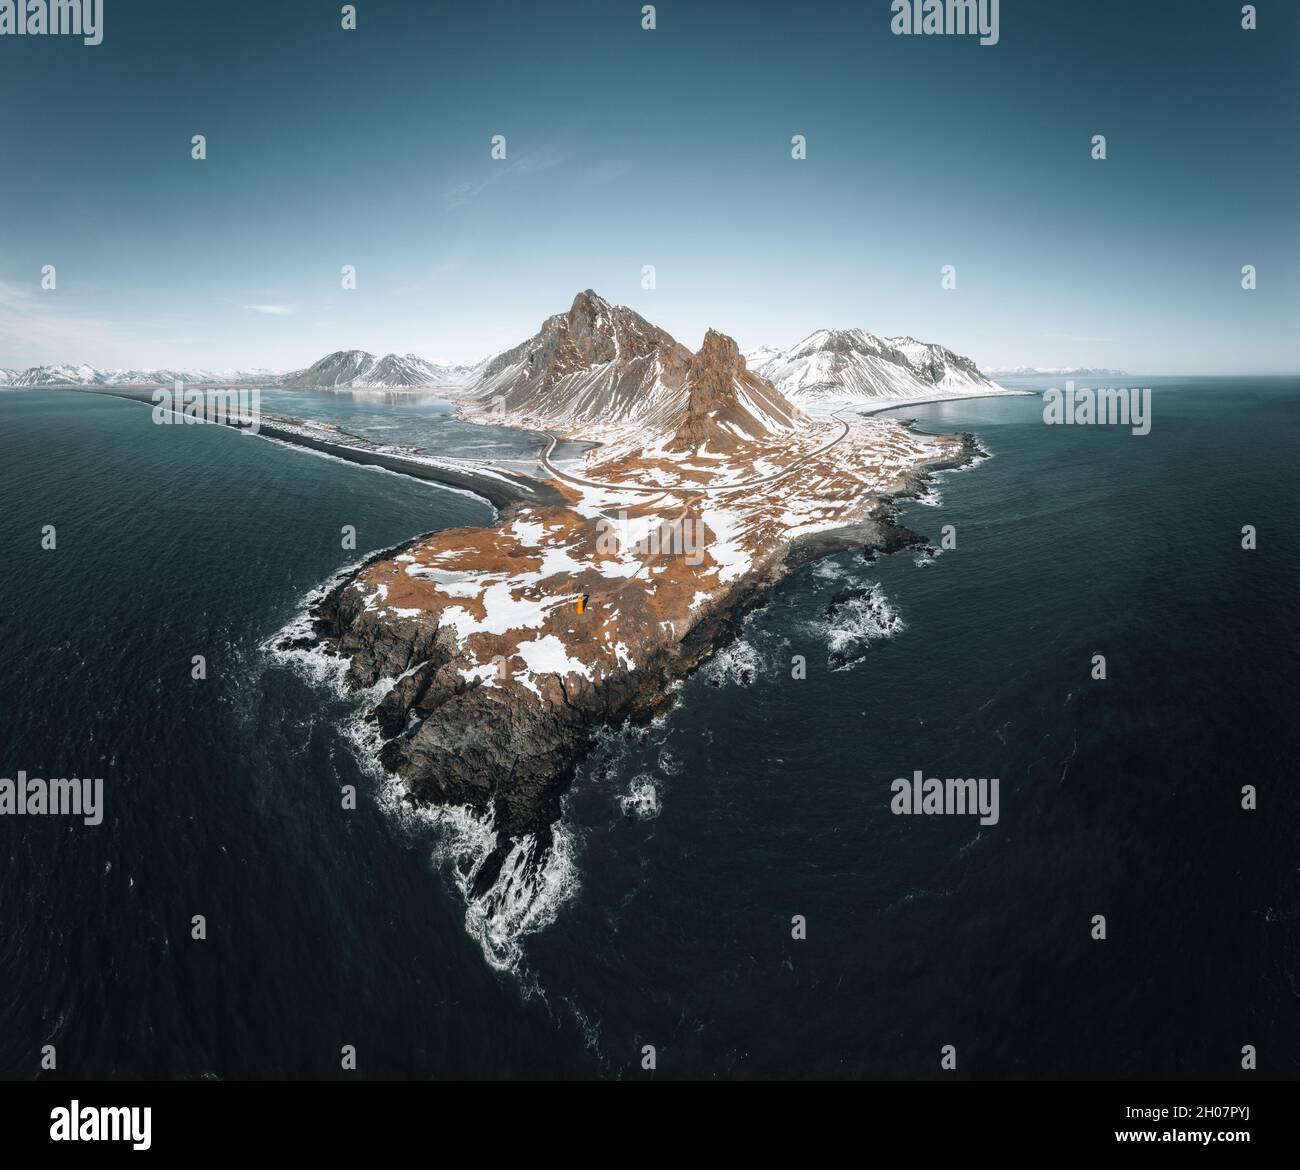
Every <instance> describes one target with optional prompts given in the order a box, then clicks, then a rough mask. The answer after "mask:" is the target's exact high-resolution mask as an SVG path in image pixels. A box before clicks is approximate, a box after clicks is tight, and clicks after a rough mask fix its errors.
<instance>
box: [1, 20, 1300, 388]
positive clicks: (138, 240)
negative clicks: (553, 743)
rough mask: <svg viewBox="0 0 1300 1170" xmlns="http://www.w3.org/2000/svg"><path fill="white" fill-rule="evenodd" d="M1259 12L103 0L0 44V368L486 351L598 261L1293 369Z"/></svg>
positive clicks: (623, 297)
mask: <svg viewBox="0 0 1300 1170" xmlns="http://www.w3.org/2000/svg"><path fill="white" fill-rule="evenodd" d="M1260 19H1261V22H1262V27H1261V28H1260V29H1259V30H1257V31H1243V30H1242V29H1241V27H1240V12H1239V6H1235V5H1228V6H1224V5H1220V4H1215V3H1212V2H1210V0H1194V2H1191V3H1188V4H1185V5H1182V6H1180V7H1179V9H1178V10H1177V11H1176V12H1163V11H1161V12H1150V11H1135V10H1133V9H1132V8H1131V7H1130V6H1128V5H1125V4H1123V3H1120V2H1119V0H1103V2H1100V3H1095V4H1090V5H1088V6H1086V7H1085V6H1076V5H1053V6H1045V5H1033V4H1027V3H1018V2H1016V0H1002V3H1001V6H1000V30H999V37H998V41H997V43H996V44H993V45H980V44H979V43H978V40H977V39H976V38H972V37H963V36H896V35H893V33H891V29H890V24H891V14H890V4H889V3H888V0H880V2H879V3H872V4H869V5H866V6H862V5H851V4H848V3H841V2H823V3H815V2H814V3H810V4H809V5H806V6H803V7H802V8H801V9H800V10H799V11H797V12H795V11H791V10H789V9H788V8H787V7H786V6H783V5H779V4H775V3H749V4H744V5H741V4H738V3H719V4H715V5H709V6H707V7H701V8H699V9H691V10H678V9H676V8H673V7H670V6H667V5H660V6H658V12H657V25H658V27H657V28H655V29H654V30H653V31H647V30H644V29H642V27H641V5H640V4H635V5H630V6H626V7H625V6H610V5H607V4H600V3H598V2H596V0H576V2H575V3H574V4H572V5H569V6H566V8H565V9H563V10H553V9H551V8H549V7H546V6H534V5H523V4H520V5H516V6H512V5H504V6H502V5H497V6H493V7H492V8H491V9H482V10H470V11H460V10H458V11H447V12H441V11H438V10H435V9H432V8H430V7H428V6H425V5H420V4H416V3H399V2H396V0H395V2H393V3H391V4H388V5H385V6H383V7H382V8H381V7H380V6H373V5H361V6H359V15H358V28H357V29H356V30H347V31H345V30H343V29H342V28H341V27H340V20H339V5H337V4H334V3H332V2H330V3H324V2H319V3H318V2H315V0H311V2H307V3H303V4H300V5H295V6H292V9H289V8H288V7H286V8H284V9H280V8H270V9H268V8H264V7H256V6H252V5H242V4H232V3H230V2H228V0H225V2H219V0H196V2H195V3H193V4H190V5H187V6H186V12H185V17H184V19H183V20H182V19H180V18H179V17H178V16H177V15H176V14H175V12H174V11H173V10H172V9H171V8H170V6H168V5H164V4H161V3H155V2H151V0H150V2H145V0H142V2H140V3H137V4H133V5H131V6H125V5H118V4H114V3H109V4H106V5H105V12H104V22H103V23H104V28H103V33H104V39H103V43H102V44H100V45H97V46H86V45H83V44H82V43H81V41H80V40H79V39H77V38H72V37H60V36H47V37H26V38H4V41H5V43H4V44H3V46H0V47H2V49H3V52H4V53H5V54H6V56H5V58H4V60H5V64H6V68H5V70H4V71H3V74H0V94H2V95H4V97H5V98H7V99H8V100H7V106H8V108H11V109H17V108H21V107H22V105H23V103H25V102H28V101H29V100H30V95H31V94H32V93H34V92H39V93H40V94H41V105H40V117H39V118H36V117H31V118H25V119H22V120H14V121H13V123H12V124H11V125H10V126H9V128H8V130H9V134H8V142H7V148H6V160H7V162H8V163H9V166H10V168H11V174H12V175H13V176H15V177H16V179H15V180H11V182H10V183H8V184H7V185H6V194H5V195H3V196H0V207H2V208H3V215H0V366H3V367H7V368H14V369H19V370H22V369H26V368H29V367H31V366H35V365H45V364H54V363H70V364H75V363H83V362H84V363H86V364H89V365H92V366H96V367H101V368H144V367H151V368H165V367H178V366H184V367H198V368H215V369H222V368H226V369H230V368H248V367H265V368H269V369H274V370H280V371H288V370H296V369H302V368H304V367H306V366H308V365H310V364H311V363H312V362H314V361H316V360H318V359H319V358H320V357H322V356H323V355H324V354H326V353H329V352H333V351H336V350H346V349H364V350H367V351H369V352H371V353H375V354H379V355H382V354H385V353H389V352H395V353H399V354H405V353H415V354H418V355H419V356H421V357H424V358H427V359H429V360H434V361H439V362H446V363H457V364H461V363H464V364H467V363H471V362H475V361H478V360H480V359H482V358H483V357H485V356H487V355H489V354H492V353H497V352H500V351H502V350H504V349H507V348H510V347H511V346H514V345H517V344H518V343H519V342H521V341H523V340H524V339H526V338H527V337H529V336H531V335H532V334H533V333H534V332H536V330H537V328H538V326H539V325H540V323H541V322H542V321H543V320H544V319H545V318H546V317H548V316H550V315H552V314H554V313H557V312H562V311H564V310H565V309H567V307H568V305H569V303H570V302H571V300H572V298H573V295H574V293H575V292H577V291H578V290H581V289H584V288H588V287H590V288H594V289H595V290H596V291H598V292H599V293H601V295H602V296H604V297H605V298H606V299H608V300H610V301H611V302H613V303H618V304H626V305H628V306H629V307H631V308H633V309H635V310H636V311H637V312H639V313H641V314H642V315H643V316H645V317H646V318H647V319H649V320H650V321H652V322H654V323H655V324H656V325H659V326H660V327H662V328H664V329H666V330H667V331H668V332H670V333H671V334H673V336H675V337H676V338H677V339H678V340H679V341H681V342H682V343H683V344H684V345H687V346H688V347H690V348H692V349H695V348H697V347H698V345H699V343H700V341H701V339H702V337H703V334H704V332H705V330H706V329H708V328H716V329H718V330H720V331H722V332H725V333H727V334H729V335H731V336H732V337H734V338H736V340H737V341H738V343H739V344H740V346H741V348H742V349H743V350H752V349H754V348H756V347H758V346H760V345H772V346H778V347H781V348H787V347H789V346H790V345H793V344H794V343H796V342H797V341H799V340H800V339H802V338H803V337H806V336H807V335H808V334H810V333H812V332H813V331H815V330H817V329H820V328H863V329H866V330H869V331H870V332H873V333H876V334H879V335H882V336H893V335H900V334H907V335H911V336H914V337H917V338H918V339H921V340H924V341H928V342H937V343H940V344H942V345H944V346H946V347H948V348H949V349H952V350H953V351H955V352H957V353H959V354H962V355H964V356H967V357H970V358H972V359H973V360H974V361H975V362H976V363H977V365H979V366H980V367H981V368H982V369H999V368H1014V367H1020V366H1052V367H1063V366H1083V367H1097V366H1104V367H1111V368H1118V369H1123V370H1127V371H1130V372H1132V373H1135V374H1141V373H1153V372H1156V371H1158V372H1159V373H1161V374H1170V375H1178V374H1210V373H1224V374H1290V373H1294V372H1296V371H1298V370H1300V343H1297V340H1296V336H1297V331H1296V330H1295V327H1294V323H1295V320H1296V317H1297V312H1298V311H1300V283H1298V281H1297V276H1296V270H1297V261H1298V260H1300V211H1298V210H1297V209H1298V208H1300V166H1298V165H1297V152H1296V150H1295V149H1294V146H1293V144H1292V143H1291V142H1290V141H1289V140H1288V139H1287V137H1286V135H1285V133H1284V130H1285V127H1286V126H1287V124H1288V123H1289V121H1290V120H1291V119H1290V115H1292V114H1293V113H1294V112H1295V109H1296V106H1297V97H1298V92H1300V91H1298V87H1297V82H1296V80H1295V77H1294V75H1293V73H1292V72H1291V70H1290V68H1289V67H1290V56H1291V52H1290V44H1291V43H1292V42H1294V38H1295V35H1296V34H1297V33H1300V10H1296V9H1295V8H1290V9H1278V8H1276V7H1274V6H1270V7H1268V8H1266V9H1264V10H1263V12H1262V14H1261V17H1260ZM832 33H833V35H832ZM198 44H201V45H202V49H203V51H202V53H196V52H195V51H194V49H195V46H196V45H198ZM195 134H203V135H205V136H206V146H207V157H206V158H205V159H203V160H201V161H199V160H195V159H193V158H192V157H191V139H192V136H193V135H195ZM497 134H501V135H504V136H505V138H506V142H507V153H506V158H505V159H504V160H494V159H493V158H492V157H491V142H492V138H493V136H494V135H497ZM1094 134H1104V135H1105V136H1106V140H1107V156H1108V157H1107V158H1106V159H1105V160H1104V161H1097V160H1094V159H1092V158H1091V156H1090V149H1091V138H1092V136H1093V135H1094ZM794 135H804V136H806V145H807V157H806V158H804V159H798V160H796V159H794V158H792V157H791V139H792V136H794ZM1261 159H1262V160H1264V161H1263V162H1262V163H1261V162H1260V160H1261ZM1246 264H1253V265H1255V266H1256V267H1257V270H1258V287H1257V288H1255V289H1254V290H1252V291H1245V290H1243V289H1242V287H1241V268H1242V266H1243V265H1246ZM46 265H53V266H54V267H55V269H56V271H57V288H56V289H53V290H46V289H42V287H41V275H42V269H43V268H44V266H46ZM344 265H353V266H355V269H356V288H355V289H348V290H345V289H343V288H341V285H340V273H341V270H342V267H343V266H344ZM646 265H653V266H654V268H655V275H656V287H655V288H653V289H646V288H643V287H642V270H643V267H644V266H646ZM945 265H952V266H953V267H954V268H955V270H956V275H957V286H956V288H955V289H943V288H941V285H940V280H941V270H942V269H943V267H944V266H945Z"/></svg>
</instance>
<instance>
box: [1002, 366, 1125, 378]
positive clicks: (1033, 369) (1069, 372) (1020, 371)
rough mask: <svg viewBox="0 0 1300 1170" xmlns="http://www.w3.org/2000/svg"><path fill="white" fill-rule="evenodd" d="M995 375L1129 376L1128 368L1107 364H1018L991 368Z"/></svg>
mask: <svg viewBox="0 0 1300 1170" xmlns="http://www.w3.org/2000/svg"><path fill="white" fill-rule="evenodd" d="M988 372H989V374H991V375H993V376H994V377H998V376H1005V377H1008V378H1033V377H1036V376H1038V375H1046V376H1052V377H1057V378H1079V377H1083V378H1127V377H1128V371H1127V370H1112V369H1108V368H1107V367H1105V366H1017V367H1016V368H1015V369H1013V370H989V371H988Z"/></svg>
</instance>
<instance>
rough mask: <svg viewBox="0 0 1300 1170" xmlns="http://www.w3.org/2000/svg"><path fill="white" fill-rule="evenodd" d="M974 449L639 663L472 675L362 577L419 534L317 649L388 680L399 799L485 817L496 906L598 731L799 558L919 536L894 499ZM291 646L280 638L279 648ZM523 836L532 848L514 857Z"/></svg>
mask: <svg viewBox="0 0 1300 1170" xmlns="http://www.w3.org/2000/svg"><path fill="white" fill-rule="evenodd" d="M983 455H985V452H983V451H982V450H981V449H980V447H979V446H978V444H977V443H976V441H975V439H974V437H973V436H972V435H969V434H967V435H963V436H960V437H959V438H958V439H956V440H955V441H954V442H953V443H952V444H951V445H950V450H949V451H948V453H947V454H945V456H944V457H942V458H936V459H934V460H932V461H930V462H928V463H926V464H924V465H922V466H919V467H917V468H915V469H912V470H909V471H907V472H905V473H903V474H902V475H901V476H900V480H899V483H900V486H899V489H898V490H896V491H894V492H893V493H891V494H889V495H873V496H872V497H871V498H869V499H866V500H864V501H863V506H862V508H861V509H860V515H859V516H858V517H857V518H856V519H855V520H854V522H852V523H849V524H845V525H843V526H840V527H837V528H835V529H833V530H830V531H823V532H817V533H813V534H807V535H802V536H799V537H796V538H794V539H792V540H790V541H789V542H787V543H786V544H785V545H784V547H781V548H776V549H773V550H772V552H771V554H770V555H769V556H767V557H766V558H764V559H762V560H760V561H756V562H755V563H754V565H753V566H752V567H751V569H750V570H749V571H748V572H746V573H744V574H743V575H742V576H741V577H740V578H739V579H738V580H736V581H735V582H734V583H732V584H731V586H730V587H729V588H728V589H727V590H726V592H725V593H722V594H720V595H718V596H715V597H714V598H712V599H711V601H710V603H709V604H707V605H706V606H704V607H703V608H702V609H701V610H700V611H698V612H697V613H695V614H694V615H693V619H694V620H693V621H692V622H691V624H690V626H689V628H688V629H687V630H686V632H685V633H684V634H683V635H682V636H680V637H671V636H667V637H662V638H660V639H659V640H658V641H656V642H652V643H651V642H642V643H639V644H638V645H637V646H636V647H635V649H636V651H637V661H636V666H635V669H631V668H616V669H613V670H610V671H608V672H605V673H603V674H601V675H600V676H599V677H597V678H595V679H588V678H584V677H580V676H578V675H574V674H568V675H564V674H559V673H549V674H542V675H540V676H538V677H537V678H536V686H535V687H534V688H533V690H535V691H537V692H538V693H537V694H534V693H533V690H525V689H522V688H519V687H512V686H494V685H485V682H484V680H483V679H481V678H467V677H466V674H467V672H466V670H465V662H464V659H463V656H462V647H461V645H460V644H459V642H458V639H457V636H456V633H455V631H454V630H453V629H452V628H450V627H449V626H447V625H445V624H441V623H440V622H439V620H438V617H437V615H435V614H433V613H430V612H423V611H414V610H401V611H400V613H395V612H394V611H392V610H384V609H377V608H375V607H374V606H373V605H372V604H370V603H369V602H368V600H367V587H364V586H363V585H362V584H361V582H362V581H363V580H364V579H366V578H367V572H368V570H371V569H373V568H375V567H376V566H381V565H382V564H384V563H387V562H393V561H394V560H396V559H399V558H401V557H402V555H403V554H405V553H406V552H407V550H409V549H410V548H412V547H414V546H416V545H417V544H418V543H419V542H420V540H422V539H424V538H416V539H415V540H412V541H409V542H406V543H405V544H403V545H402V546H400V547H398V548H395V549H388V550H385V551H384V552H381V553H377V554H376V555H375V556H373V557H371V558H369V559H368V560H367V561H366V562H365V564H364V565H362V566H361V567H359V568H358V569H357V570H356V571H354V572H353V573H351V574H349V576H348V577H347V578H346V579H344V580H342V581H340V582H339V583H338V584H336V585H335V586H334V587H333V588H332V589H330V590H329V592H328V593H327V594H325V595H324V596H323V597H321V598H320V599H319V601H317V602H316V604H315V605H314V606H313V607H312V610H311V618H312V621H313V628H314V639H315V644H316V645H317V646H318V647H319V648H321V649H323V650H325V651H326V652H327V653H329V654H333V655H339V656H342V657H344V658H346V659H347V660H348V668H347V673H346V676H345V677H346V684H347V685H348V686H349V687H351V688H353V689H356V690H361V689H364V688H370V687H374V686H375V685H376V684H377V683H379V682H380V680H382V679H392V680H395V681H394V682H393V683H392V685H391V686H390V687H389V688H388V690H387V691H386V693H385V694H384V695H383V697H382V699H381V700H380V701H379V703H378V704H377V705H376V706H375V707H374V708H373V710H372V711H371V712H370V718H371V719H372V720H373V721H374V723H375V725H376V726H377V729H378V731H379V732H380V734H381V736H382V739H383V745H382V747H381V748H380V750H379V752H378V759H379V762H380V763H381V765H382V766H383V768H384V769H385V770H386V771H387V772H388V773H390V774H391V775H393V776H395V777H396V778H397V779H398V780H399V781H400V783H401V785H402V787H403V790H404V791H403V799H405V800H406V801H407V802H408V803H410V804H411V805H412V806H416V807H421V806H429V805H459V806H466V807H468V808H470V809H471V810H473V812H474V813H475V814H477V815H478V816H480V817H484V818H490V820H491V824H492V828H493V831H494V833H495V847H494V848H493V849H492V851H491V852H490V854H489V855H488V856H486V857H484V858H483V859H482V861H481V864H479V866H478V868H477V870H476V871H475V872H474V874H473V877H472V883H471V896H472V897H473V898H475V899H483V900H484V901H485V902H486V903H487V905H486V910H487V912H488V913H491V912H492V910H493V907H492V905H491V902H492V900H493V899H495V898H500V897H503V896H504V893H503V889H504V886H503V885H500V884H499V879H500V878H501V877H502V867H503V865H504V864H505V863H506V861H507V859H508V858H510V857H511V856H512V854H513V855H514V856H516V857H517V858H518V859H519V860H517V861H516V865H518V866H521V867H523V869H524V872H520V873H515V874H513V875H508V876H513V877H515V878H518V879H521V880H522V881H523V882H524V883H527V882H528V880H529V879H530V877H531V876H532V873H531V871H532V870H535V869H536V868H537V867H538V866H540V865H542V864H544V862H545V859H546V856H547V853H548V851H549V848H550V845H551V839H552V836H551V835H552V828H553V826H554V824H555V822H556V821H557V820H558V819H559V817H560V801H561V797H562V796H563V794H564V792H565V790H566V789H567V788H568V787H569V785H570V784H571V783H572V780H573V777H574V774H575V771H576V769H577V767H578V765H579V764H580V763H581V762H582V760H583V759H584V758H585V757H586V756H587V755H588V754H589V753H590V751H591V750H592V748H593V746H594V743H595V740H596V735H597V732H598V731H599V730H600V729H601V728H605V727H611V726H618V725H621V724H628V723H631V724H634V725H635V724H638V723H645V722H648V721H650V720H652V719H654V718H655V717H657V716H658V715H661V714H662V713H664V712H665V711H666V710H668V709H669V708H670V707H671V705H672V703H673V702H674V695H673V689H674V688H673V684H674V683H676V682H678V681H680V680H682V679H684V678H686V677H688V676H690V675H691V674H692V673H694V672H695V671H696V670H697V669H698V668H699V667H700V666H701V665H702V664H703V663H704V662H706V661H707V660H708V659H709V658H710V657H712V656H713V654H715V653H716V652H717V651H718V650H719V649H721V648H722V647H724V646H725V645H727V644H728V643H729V642H731V641H732V640H734V639H735V638H736V637H737V636H738V635H739V634H740V632H741V624H742V620H743V618H744V616H745V614H746V613H747V612H749V611H750V610H752V609H754V608H756V607H759V606H761V605H762V604H764V603H765V601H766V598H767V597H768V595H769V593H770V590H771V588H772V587H773V586H774V585H775V584H776V583H777V582H778V581H779V580H780V579H781V578H782V577H784V576H785V575H786V574H787V573H789V572H790V571H792V570H793V569H795V568H797V567H798V566H801V565H805V564H808V563H809V562H811V561H815V560H817V559H819V558H821V557H825V556H827V555H830V554H832V553H834V552H839V551H844V550H849V549H860V550H861V551H862V552H863V554H864V555H865V556H866V557H867V558H868V559H872V558H874V557H875V556H878V555H885V554H889V553H892V552H895V551H898V550H900V549H903V548H908V547H913V546H916V545H919V544H925V543H926V539H925V537H923V536H921V535H919V534H917V533H915V532H913V531H911V530H910V529H908V528H906V527H904V526H903V525H901V524H899V523H898V521H897V514H898V511H899V501H900V500H902V499H905V498H907V497H911V496H915V495H917V494H919V493H920V492H921V491H922V490H924V486H925V483H926V481H927V480H928V479H929V478H930V476H931V475H932V474H933V473H935V472H937V471H942V470H947V469H954V468H960V467H964V466H967V465H969V464H970V463H972V462H973V461H975V460H976V459H977V458H979V457H981V456H983ZM522 507H523V506H522V505H520V504H508V505H507V506H505V507H504V508H503V509H502V511H501V513H500V515H499V517H498V520H497V526H498V528H500V529H505V528H508V527H509V526H510V525H511V524H512V523H513V522H514V521H515V520H516V519H517V512H518V511H519V510H520V509H521V508H522ZM536 511H537V510H536V509H529V514H530V515H535V514H536ZM474 531H475V530H473V529H461V530H454V531H453V532H452V533H450V534H449V533H443V534H441V535H443V536H444V537H449V538H454V537H455V535H456V534H457V533H467V534H468V533H472V532H474ZM300 647H301V643H293V642H286V643H284V648H285V649H294V648H300ZM538 698H540V700H541V701H540V702H539V701H538ZM521 840H529V841H530V848H529V849H527V850H526V851H524V852H522V853H516V852H515V846H516V845H517V844H518V843H519V842H520V841H521Z"/></svg>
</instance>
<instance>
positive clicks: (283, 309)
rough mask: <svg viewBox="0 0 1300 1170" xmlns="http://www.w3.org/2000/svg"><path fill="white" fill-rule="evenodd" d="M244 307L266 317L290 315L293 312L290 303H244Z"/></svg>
mask: <svg viewBox="0 0 1300 1170" xmlns="http://www.w3.org/2000/svg"><path fill="white" fill-rule="evenodd" d="M244 308H246V309H250V310H252V312H254V313H262V314H263V315H264V316H267V317H292V316H293V314H294V312H295V310H294V307H293V306H292V305H245V306H244Z"/></svg>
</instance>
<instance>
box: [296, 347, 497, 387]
mask: <svg viewBox="0 0 1300 1170" xmlns="http://www.w3.org/2000/svg"><path fill="white" fill-rule="evenodd" d="M474 371H475V367H473V366H443V365H439V364H438V363H437V362H430V361H425V359H424V358H421V357H417V356H416V355H415V354H413V353H408V354H406V355H404V356H403V355H400V354H395V353H390V354H385V355H384V356H383V357H382V358H381V357H376V356H375V355H374V354H373V353H367V352H366V351H365V350H364V349H340V350H335V352H334V353H331V354H326V355H325V356H324V357H323V358H321V359H320V361H318V362H314V363H313V364H312V365H310V366H308V367H307V368H306V369H305V370H296V371H294V372H293V373H291V374H285V375H284V377H282V378H281V379H279V384H280V385H281V386H284V387H287V388H295V389H331V388H336V387H337V388H345V387H353V388H361V389H404V388H413V387H429V388H431V389H437V390H441V389H449V388H452V387H460V386H463V385H464V384H465V383H466V382H467V381H468V380H470V379H471V378H472V377H473V375H474Z"/></svg>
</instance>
